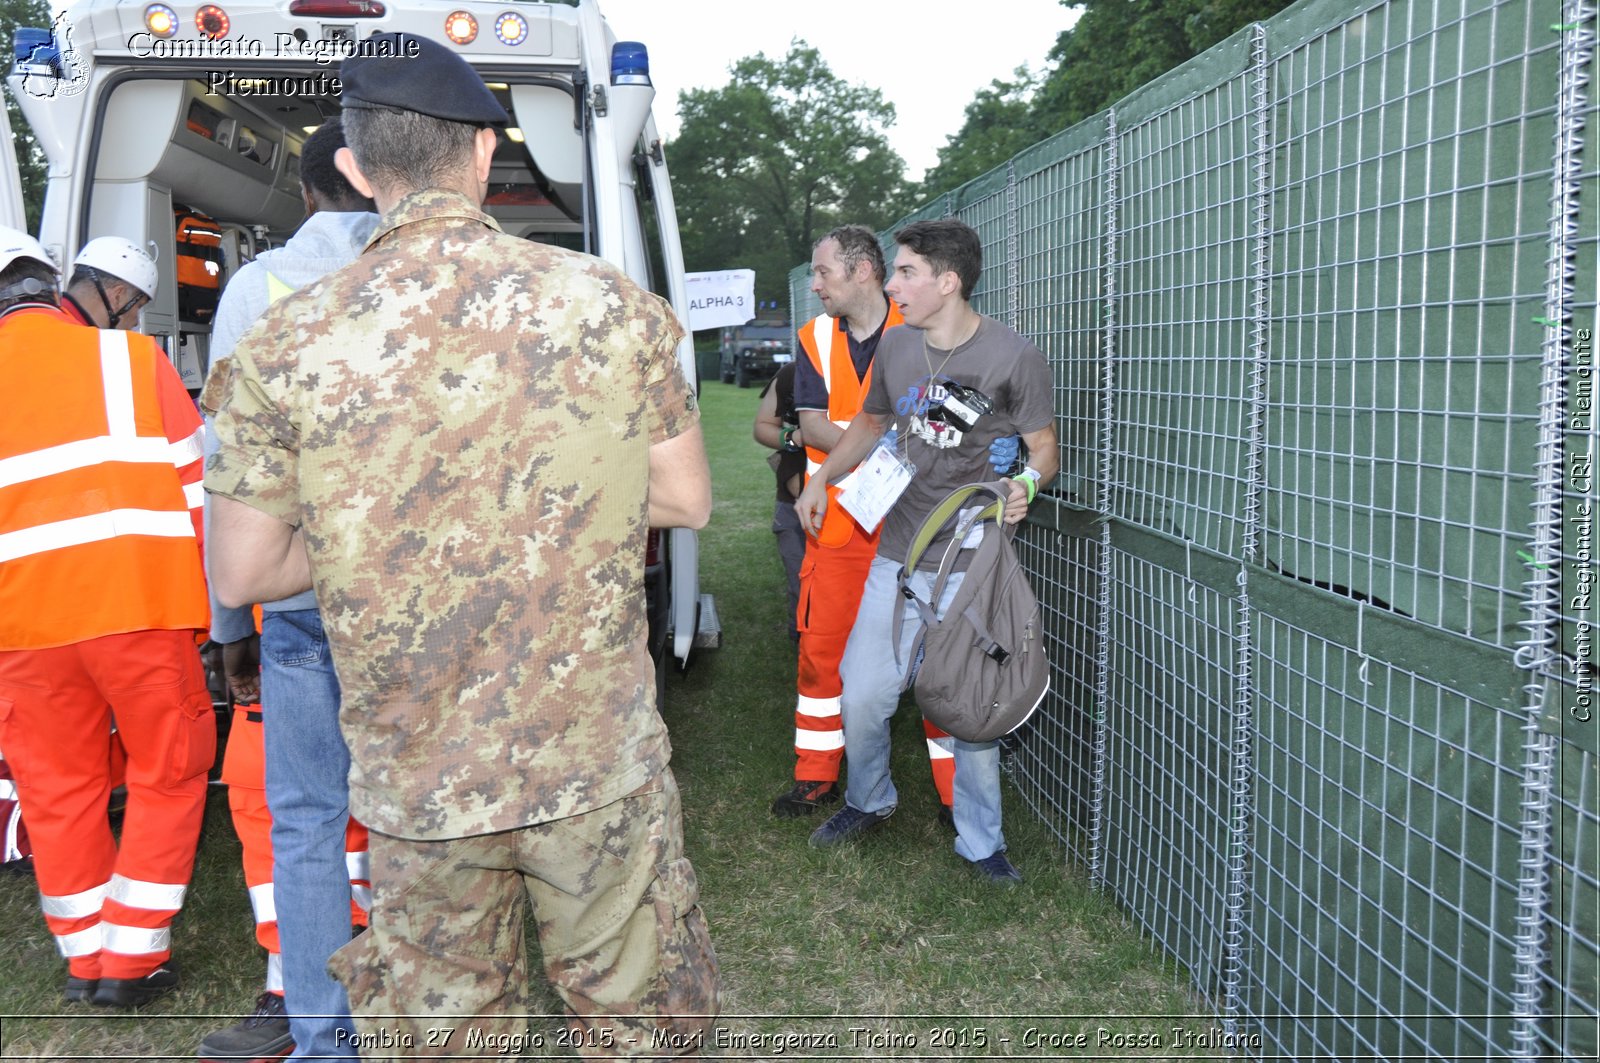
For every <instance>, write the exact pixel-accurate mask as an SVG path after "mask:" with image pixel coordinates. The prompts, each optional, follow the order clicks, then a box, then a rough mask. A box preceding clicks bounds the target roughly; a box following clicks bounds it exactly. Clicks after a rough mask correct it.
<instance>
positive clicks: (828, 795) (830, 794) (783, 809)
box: [772, 780, 839, 819]
mask: <svg viewBox="0 0 1600 1063" xmlns="http://www.w3.org/2000/svg"><path fill="white" fill-rule="evenodd" d="M837 800H839V787H838V784H836V783H831V782H807V781H805V780H801V781H800V782H797V783H795V784H794V788H793V789H791V790H785V791H784V792H783V793H781V794H779V795H778V797H777V800H775V801H773V802H772V814H773V815H774V816H781V817H783V818H784V819H797V818H799V817H800V816H809V815H811V813H813V812H815V811H816V810H817V809H819V808H821V807H822V806H823V805H831V804H833V803H834V802H835V801H837Z"/></svg>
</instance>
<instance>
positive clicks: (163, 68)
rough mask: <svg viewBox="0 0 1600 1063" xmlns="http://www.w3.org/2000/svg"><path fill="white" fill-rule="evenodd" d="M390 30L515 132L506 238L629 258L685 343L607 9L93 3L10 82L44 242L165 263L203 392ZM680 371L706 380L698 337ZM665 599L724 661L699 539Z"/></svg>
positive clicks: (169, 335) (24, 32)
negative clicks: (222, 300)
mask: <svg viewBox="0 0 1600 1063" xmlns="http://www.w3.org/2000/svg"><path fill="white" fill-rule="evenodd" d="M384 31H400V32H405V33H411V34H416V35H420V36H428V37H432V38H434V39H436V40H439V41H441V42H444V43H446V44H448V45H449V46H451V47H453V48H455V49H456V50H457V51H458V52H459V53H460V54H461V55H463V56H464V57H465V58H466V59H467V60H468V61H469V62H470V63H471V64H472V65H473V66H474V68H475V69H477V71H478V72H479V74H480V75H481V76H482V77H483V79H484V81H485V82H486V83H487V84H488V85H489V87H490V88H491V89H492V90H493V91H494V93H495V95H496V97H497V98H498V99H499V100H500V102H501V103H502V104H503V105H504V106H505V108H506V110H507V112H508V113H510V114H511V116H512V119H513V124H512V126H511V127H509V128H508V129H507V130H506V131H505V136H504V137H503V138H502V142H501V144H500V147H499V148H498V150H497V151H496V153H495V157H494V165H493V170H492V172H491V175H490V187H489V194H488V199H487V203H486V209H487V210H488V212H489V213H490V214H492V215H493V216H494V217H495V219H496V220H497V221H498V222H499V224H500V225H501V226H502V227H503V228H504V229H505V230H506V231H507V232H509V233H513V234H515V235H519V236H524V237H526V238H529V239H534V240H540V241H543V242H546V243H552V244H558V245H560V246H564V247H571V248H575V249H578V250H582V251H587V252H589V253H591V254H595V255H599V256H600V257H602V258H605V259H608V260H610V261H611V262H613V263H615V264H617V265H619V266H621V267H622V268H623V269H625V270H626V271H627V272H628V274H629V275H630V276H632V277H633V278H634V279H635V280H636V281H638V282H639V283H640V284H642V285H644V286H645V287H647V288H650V289H651V290H653V291H655V292H657V293H659V294H661V295H663V296H664V297H666V298H667V299H669V300H670V301H671V303H672V304H673V306H675V307H676V308H677V309H678V313H679V316H680V318H682V319H683V320H684V322H685V325H686V326H687V317H688V313H687V310H688V297H687V295H686V293H685V289H684V277H683V259H682V253H681V251H680V248H679V243H678V230H677V220H676V214H675V212H674V208H673V199H672V188H671V185H670V183H669V182H668V178H667V168H666V162H665V159H664V157H663V154H662V150H661V140H660V136H659V134H658V133H657V131H656V125H655V121H654V119H653V118H652V117H651V103H652V100H653V97H654V89H653V88H652V87H651V85H650V76H649V64H648V53H647V51H646V49H645V47H644V46H643V45H642V44H639V43H637V42H629V41H620V42H619V41H618V40H617V39H616V36H615V34H613V32H612V31H611V28H610V27H609V25H608V24H607V23H606V21H605V19H604V18H603V16H602V15H601V12H600V10H599V7H598V5H597V4H596V3H595V2H594V0H579V2H578V3H576V4H575V5H567V4H556V3H531V2H523V0H506V2H501V3H488V2H485V0H463V2H455V0H403V2H396V0H271V2H263V0H249V2H239V0H220V2H218V3H195V2H180V0H173V2H154V3H152V2H147V0H80V2H79V3H77V4H75V5H73V6H71V7H69V8H67V9H66V10H65V11H64V12H62V13H61V14H60V15H58V16H57V17H56V20H55V23H54V24H53V25H51V26H47V27H33V28H19V29H18V30H17V31H16V35H15V40H14V41H13V55H14V63H13V67H12V72H11V75H10V77H9V79H8V82H7V84H8V86H9V88H10V90H11V93H12V95H13V97H14V98H15V99H16V100H17V102H18V104H19V105H20V108H21V111H22V114H23V116H24V118H25V120H26V122H27V124H28V126H29V128H30V129H31V131H32V133H33V134H34V136H35V137H36V138H37V140H38V143H39V145H40V147H41V148H42V150H43V152H44V155H45V157H46V159H47V161H48V174H47V178H46V193H45V200H44V205H43V215H42V219H41V222H40V225H39V231H38V234H37V235H38V236H39V239H40V241H41V242H42V243H43V244H44V245H45V247H46V248H47V249H48V250H49V251H50V253H51V254H52V255H53V256H55V257H56V259H57V261H58V262H61V263H67V262H70V261H71V259H72V257H73V252H74V251H75V250H76V249H77V248H79V247H81V246H82V245H83V244H84V243H85V242H86V241H88V240H90V239H92V238H94V237H97V236H122V237H126V238H128V239H130V240H133V241H134V242H135V243H137V244H138V245H140V246H141V247H145V248H147V249H148V250H149V251H150V253H151V255H152V256H153V257H154V258H155V260H156V264H157V267H158V269H159V270H160V271H161V280H160V288H159V291H158V293H157V297H156V299H155V300H154V302H152V303H151V304H150V305H149V306H147V307H146V308H145V310H144V312H143V314H142V316H141V320H140V324H139V331H141V332H144V333H147V334H149V335H152V336H155V337H157V339H158V340H159V341H160V342H161V343H162V344H163V345H164V346H165V348H166V350H167V352H168V355H169V356H170V357H171V358H172V360H173V363H174V364H175V365H176V366H177V367H178V369H179V372H180V373H181V374H182V375H183V377H184V380H185V382H186V383H187V384H188V385H189V386H190V387H191V388H194V389H198V388H199V387H200V385H201V383H202V382H203V381H204V378H205V372H206V369H207V365H208V350H207V344H208V341H209V334H210V325H209V322H210V312H209V310H210V308H211V307H214V296H212V297H211V298H209V299H208V294H209V293H208V289H209V288H211V287H212V286H213V282H214V286H215V288H217V289H220V288H221V287H222V286H223V285H225V284H226V282H227V278H228V276H229V275H231V274H232V273H233V272H234V271H235V270H237V269H238V267H239V266H240V264H242V263H244V262H247V261H249V260H250V258H251V257H253V256H254V255H255V254H257V253H259V252H260V251H262V250H264V249H266V248H268V247H273V246H277V245H279V244H281V243H282V242H283V241H284V240H286V239H287V238H288V237H289V236H290V235H291V234H292V233H293V232H294V230H295V228H296V226H298V225H299V223H300V221H301V219H302V216H303V213H304V208H303V205H302V203H301V198H300V189H299V161H300V148H301V145H302V144H303V143H304V141H305V138H306V136H307V135H308V134H309V133H310V132H311V131H312V130H314V129H315V128H316V127H317V126H318V125H319V124H321V122H322V121H323V120H324V119H325V118H327V117H328V116H330V115H333V114H337V113H338V110H339V98H338V92H339V87H340V86H339V80H338V71H339V61H340V60H341V59H343V58H344V57H345V56H346V55H348V54H349V53H350V51H351V49H352V48H353V47H354V46H355V44H356V42H358V41H360V40H362V39H364V38H366V37H368V36H370V35H372V34H374V33H378V32H384ZM10 132H11V131H10V129H9V127H8V123H7V120H6V117H5V112H4V111H3V110H0V134H5V135H3V136H0V167H3V168H4V170H5V173H4V174H0V221H3V222H4V223H5V224H8V225H12V226H14V227H16V228H26V225H25V223H24V221H23V204H22V199H21V194H20V188H19V182H18V176H17V164H16V158H15V154H14V149H13V146H12V137H11V136H10ZM208 304H209V305H208ZM679 358H680V360H681V362H682V364H683V366H684V370H685V372H686V373H687V375H688V376H689V378H690V379H691V380H695V379H696V375H695V363H694V350H693V346H692V344H691V342H690V341H689V340H688V339H685V341H684V343H683V344H682V346H681V348H680V350H679ZM647 580H650V581H654V583H655V584H656V585H655V586H653V587H652V590H653V592H654V593H652V595H651V600H652V606H651V611H652V615H651V631H652V647H651V648H652V651H654V652H655V653H656V655H657V659H658V660H659V661H662V662H663V666H665V662H666V660H667V658H668V657H669V656H670V657H671V658H675V659H676V660H677V661H678V662H680V664H684V665H686V664H687V662H688V660H689V656H690V653H691V651H692V650H693V649H694V648H695V647H696V646H714V645H716V644H717V642H718V640H719V637H720V632H719V630H718V625H717V622H716V613H715V608H714V606H713V605H712V602H711V600H710V597H709V596H706V597H705V598H703V599H702V596H701V595H700V593H699V578H698V541H697V539H696V536H695V533H693V532H692V531H688V530H686V529H675V530H674V531H672V532H671V533H670V535H666V536H664V537H659V538H658V537H657V536H655V535H654V534H653V535H652V543H651V554H650V567H649V571H648V573H647ZM663 650H664V651H665V652H663ZM663 674H664V673H663Z"/></svg>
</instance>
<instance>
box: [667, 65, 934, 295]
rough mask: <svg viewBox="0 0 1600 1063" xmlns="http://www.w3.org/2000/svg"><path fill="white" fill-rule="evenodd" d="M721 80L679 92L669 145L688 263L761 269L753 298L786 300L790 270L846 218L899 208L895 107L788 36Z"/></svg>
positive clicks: (875, 221)
mask: <svg viewBox="0 0 1600 1063" xmlns="http://www.w3.org/2000/svg"><path fill="white" fill-rule="evenodd" d="M731 74H732V77H731V78H730V80H729V82H728V84H727V85H725V86H723V87H721V88H716V89H691V90H689V91H687V92H684V93H682V94H681V95H680V96H679V99H678V115H679V119H680V126H679V132H678V136H677V138H676V139H674V140H673V141H672V142H671V143H670V144H669V145H668V146H667V150H668V154H669V161H670V163H671V165H672V179H673V188H674V198H675V199H676V201H677V206H678V229H679V234H680V236H681V238H682V240H683V253H684V260H685V262H686V263H687V265H688V268H689V269H691V270H704V269H729V268H734V267H743V268H749V269H754V270H755V272H756V298H757V299H758V300H772V299H776V300H779V302H780V305H786V304H787V302H788V294H789V286H788V274H789V269H790V267H791V266H793V265H794V264H795V263H796V262H806V261H810V259H811V246H812V244H813V243H815V242H816V240H817V239H818V238H819V237H820V236H821V235H822V234H823V233H826V232H827V231H828V230H829V229H831V228H833V227H834V226H835V225H838V224H840V223H842V222H847V221H848V222H861V223H863V224H865V225H870V226H873V227H875V228H882V227H884V226H886V225H888V224H889V223H890V222H891V221H893V220H894V219H895V218H896V217H898V216H899V215H900V214H902V213H904V212H905V210H906V208H907V206H908V202H907V199H906V184H905V181H904V174H905V163H904V162H903V161H902V160H901V158H900V156H899V155H898V154H896V153H895V151H894V149H892V148H891V147H890V146H889V140H888V137H887V135H886V132H885V131H886V130H887V129H888V128H889V127H890V126H891V125H892V124H893V123H894V117H895V115H894V106H893V105H892V104H890V103H889V102H888V101H887V100H885V99H884V98H883V94H882V93H881V92H879V91H878V90H877V89H873V88H866V87H864V86H860V85H852V84H850V83H848V82H845V81H844V80H842V79H841V78H839V77H838V76H836V75H835V74H834V73H833V72H832V71H831V70H830V69H829V68H828V65H827V63H825V62H823V60H822V56H821V55H820V53H818V51H817V49H815V48H812V47H811V46H809V45H807V44H806V43H805V42H804V41H801V40H795V41H793V42H792V43H791V44H790V46H789V52H788V54H787V55H785V56H783V57H782V58H778V59H773V58H769V57H768V56H766V55H765V54H757V55H754V56H750V57H748V58H746V59H741V60H739V61H738V62H737V63H735V64H734V66H733V69H732V71H731Z"/></svg>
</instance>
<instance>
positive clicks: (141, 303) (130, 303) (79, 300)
mask: <svg viewBox="0 0 1600 1063" xmlns="http://www.w3.org/2000/svg"><path fill="white" fill-rule="evenodd" d="M155 297H156V264H155V262H154V261H153V260H152V259H151V258H150V256H149V255H147V254H145V253H144V252H143V251H141V250H139V247H138V245H137V244H135V243H134V242H133V241H132V240H125V239H123V238H122V237H120V236H97V237H95V238H94V239H93V240H90V241H89V242H88V243H86V244H84V245H83V250H81V251H79V252H78V257H77V258H75V259H73V260H72V272H71V273H70V274H69V275H68V277H67V287H66V289H65V290H64V291H63V292H62V293H61V309H62V311H63V312H64V313H65V314H66V315H67V316H68V317H70V318H71V319H72V320H74V321H76V322H77V323H78V324H80V325H89V326H91V327H93V328H132V327H133V325H134V323H135V322H137V321H138V320H139V311H140V310H143V309H144V307H145V304H146V303H148V302H150V300H152V299H154V298H155Z"/></svg>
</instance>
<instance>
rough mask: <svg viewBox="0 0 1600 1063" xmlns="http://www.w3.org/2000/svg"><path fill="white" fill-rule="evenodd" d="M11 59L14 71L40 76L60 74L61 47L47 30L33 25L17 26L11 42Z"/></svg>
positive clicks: (58, 75) (57, 75) (56, 75)
mask: <svg viewBox="0 0 1600 1063" xmlns="http://www.w3.org/2000/svg"><path fill="white" fill-rule="evenodd" d="M11 50H12V60H13V64H14V67H13V69H14V70H15V72H16V73H18V74H37V75H40V76H42V77H60V76H61V49H60V48H59V47H58V46H57V45H56V42H55V38H54V37H53V36H52V34H51V33H50V31H49V30H47V29H39V28H38V27H34V26H18V27H17V33H16V36H15V37H14V38H13V39H12V42H11Z"/></svg>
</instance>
